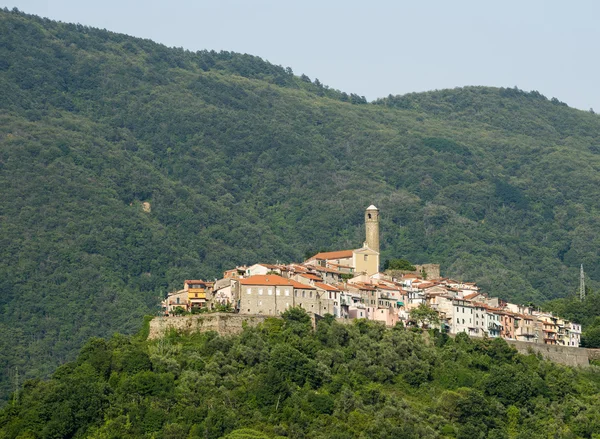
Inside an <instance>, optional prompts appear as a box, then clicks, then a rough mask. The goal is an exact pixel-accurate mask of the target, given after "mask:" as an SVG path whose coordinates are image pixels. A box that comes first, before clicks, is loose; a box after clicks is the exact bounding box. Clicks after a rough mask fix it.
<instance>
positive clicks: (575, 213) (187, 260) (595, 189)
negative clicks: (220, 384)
mask: <svg viewBox="0 0 600 439" xmlns="http://www.w3.org/2000/svg"><path fill="white" fill-rule="evenodd" d="M0 90H1V93H0V109H1V110H0V121H1V122H0V187H1V188H2V190H1V192H0V193H1V203H0V227H1V229H0V310H1V311H0V312H1V318H0V370H1V373H0V377H1V379H2V381H1V385H2V391H1V394H2V395H4V396H5V397H6V395H7V394H8V390H9V389H10V387H11V385H12V384H11V383H12V381H13V377H14V373H15V370H16V369H15V367H16V366H18V367H19V371H20V375H21V379H22V378H23V376H25V377H38V376H45V375H48V374H49V373H50V372H51V371H52V370H54V368H55V367H56V366H57V365H58V364H60V363H62V362H64V361H66V360H70V359H72V358H74V355H75V353H76V352H77V349H78V348H79V347H80V346H81V345H82V344H83V342H84V341H85V340H86V339H88V338H89V337H90V336H106V335H109V334H111V333H113V332H114V331H117V330H118V331H120V332H123V333H131V332H132V331H135V330H136V329H137V328H138V327H139V322H140V321H141V320H140V318H141V316H142V315H144V314H146V313H149V312H152V311H153V310H154V309H155V306H156V304H157V303H158V296H161V295H164V294H165V293H166V292H167V291H168V290H172V289H176V288H180V287H181V285H182V282H183V280H184V279H186V278H206V279H212V278H215V277H218V276H219V275H220V274H221V272H222V270H223V269H224V268H230V267H232V266H235V265H236V264H245V263H253V262H257V261H263V262H275V261H282V262H289V261H300V260H302V259H303V258H304V256H305V255H306V254H308V253H310V252H316V251H319V250H322V249H332V250H333V249H340V248H341V249H345V248H352V247H358V246H360V245H361V244H362V242H363V236H364V230H363V229H362V227H363V226H362V222H363V211H364V208H365V207H366V206H368V205H370V204H375V205H376V206H377V207H379V209H380V211H381V219H382V223H381V245H382V260H385V259H388V258H393V257H402V258H406V259H408V260H410V261H411V262H413V263H423V262H432V263H439V264H441V265H442V273H443V274H445V275H449V276H454V277H458V278H462V279H464V280H471V281H476V282H478V283H479V284H480V285H481V286H482V287H483V289H484V290H485V291H487V292H488V293H490V294H491V295H496V296H500V297H503V298H507V299H512V300H514V301H531V300H533V301H535V302H536V303H540V302H541V301H543V300H546V299H550V298H557V297H561V296H564V295H566V294H568V293H571V292H572V291H574V289H575V288H576V284H577V279H578V269H579V265H580V264H581V263H583V264H584V265H585V267H586V272H587V273H588V284H589V285H590V286H591V287H592V288H595V286H596V284H595V282H594V281H595V280H596V279H600V266H599V265H598V259H599V258H598V256H599V254H598V252H599V249H600V242H599V241H600V238H599V237H600V216H599V215H598V202H597V200H598V199H600V184H599V179H600V177H599V173H598V169H599V167H600V118H599V117H598V116H597V115H595V114H591V113H588V112H582V111H578V110H575V109H572V108H569V107H567V106H566V105H564V104H562V103H560V102H558V101H556V100H548V99H546V98H545V97H543V96H541V95H539V94H538V93H535V92H534V93H525V92H522V91H519V90H514V89H497V88H478V87H473V88H467V89H457V90H449V91H440V92H431V93H424V94H415V95H407V96H402V97H388V98H386V99H382V100H380V101H377V102H375V103H374V104H367V103H366V101H365V100H364V98H361V97H360V96H357V95H354V94H351V93H350V94H346V93H342V92H339V91H336V90H332V89H329V88H328V87H326V86H324V85H323V84H321V83H320V82H319V81H318V80H317V79H313V80H312V81H311V79H309V78H307V77H306V76H304V75H300V76H298V75H295V74H294V73H293V72H292V70H291V69H290V68H283V67H278V66H274V65H272V64H269V63H268V62H265V61H263V60H261V59H260V58H257V57H254V56H250V55H241V54H235V53H228V52H220V53H216V52H211V51H203V52H198V53H192V52H188V51H185V50H182V49H175V48H167V47H164V46H161V45H159V44H155V43H153V42H151V41H148V40H142V39H138V38H133V37H129V36H125V35H120V34H115V33H112V32H109V31H106V30H98V29H91V28H88V27H85V26H81V25H74V24H64V23H58V22H54V21H50V20H46V19H41V18H38V17H34V16H28V15H26V14H23V13H19V12H17V11H15V12H9V11H6V10H5V11H0ZM145 202H147V203H149V204H150V211H146V210H144V209H143V208H142V203H145Z"/></svg>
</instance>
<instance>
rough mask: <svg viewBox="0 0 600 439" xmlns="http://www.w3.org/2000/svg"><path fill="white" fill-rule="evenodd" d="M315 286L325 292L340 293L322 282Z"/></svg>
mask: <svg viewBox="0 0 600 439" xmlns="http://www.w3.org/2000/svg"><path fill="white" fill-rule="evenodd" d="M315 286H316V287H318V288H321V289H322V290H325V291H340V290H339V289H337V288H336V287H334V286H333V285H328V284H324V283H322V282H315Z"/></svg>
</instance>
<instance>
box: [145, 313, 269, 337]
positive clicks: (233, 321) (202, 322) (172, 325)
mask: <svg viewBox="0 0 600 439" xmlns="http://www.w3.org/2000/svg"><path fill="white" fill-rule="evenodd" d="M268 317H269V316H263V315H243V314H229V313H214V314H194V315H191V316H178V317H175V316H173V317H155V318H153V319H152V320H151V321H150V333H149V334H148V338H149V339H154V338H159V337H160V336H161V335H162V334H163V333H165V332H167V331H169V330H171V329H175V330H177V331H181V332H204V331H217V332H218V333H219V334H221V335H230V334H239V333H240V332H242V331H243V330H244V327H245V326H256V325H258V324H259V323H262V322H264V321H265V319H267V318H268Z"/></svg>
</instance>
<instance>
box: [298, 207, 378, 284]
mask: <svg viewBox="0 0 600 439" xmlns="http://www.w3.org/2000/svg"><path fill="white" fill-rule="evenodd" d="M365 230H366V240H365V242H364V243H363V246H362V247H361V248H359V249H355V250H339V251H333V252H322V253H317V254H316V255H314V256H313V257H311V258H309V259H307V260H306V261H305V263H307V264H312V265H319V266H322V267H329V268H332V269H335V270H338V271H341V272H346V271H348V272H350V273H353V274H355V275H356V274H361V273H364V274H367V275H369V276H370V275H372V274H375V273H378V272H379V209H377V208H376V207H375V206H373V205H370V206H369V207H367V210H366V211H365Z"/></svg>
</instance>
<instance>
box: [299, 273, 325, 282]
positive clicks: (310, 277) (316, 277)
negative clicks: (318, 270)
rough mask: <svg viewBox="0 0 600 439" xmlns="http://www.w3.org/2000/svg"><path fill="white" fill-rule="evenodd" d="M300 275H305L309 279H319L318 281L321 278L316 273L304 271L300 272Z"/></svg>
mask: <svg viewBox="0 0 600 439" xmlns="http://www.w3.org/2000/svg"><path fill="white" fill-rule="evenodd" d="M300 276H302V277H305V278H306V279H311V280H320V281H322V280H323V279H321V278H320V277H319V276H317V275H316V274H311V273H306V274H305V273H302V274H300Z"/></svg>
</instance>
